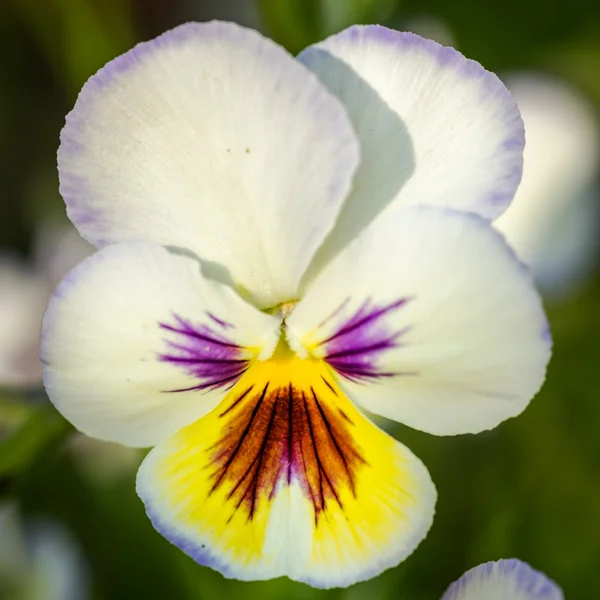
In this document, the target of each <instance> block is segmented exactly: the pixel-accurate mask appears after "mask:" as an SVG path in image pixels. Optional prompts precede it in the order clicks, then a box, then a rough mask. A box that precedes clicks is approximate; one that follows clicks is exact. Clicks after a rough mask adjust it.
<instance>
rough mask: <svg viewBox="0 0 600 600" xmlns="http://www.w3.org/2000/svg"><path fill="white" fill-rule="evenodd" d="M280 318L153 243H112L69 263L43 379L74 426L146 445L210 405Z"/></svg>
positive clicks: (49, 320)
mask: <svg viewBox="0 0 600 600" xmlns="http://www.w3.org/2000/svg"><path fill="white" fill-rule="evenodd" d="M278 333H279V322H278V319H276V318H275V317H272V316H270V315H267V314H264V313H261V312H260V311H258V310H257V309H255V308H254V307H252V306H251V305H249V304H247V303H246V302H244V301H243V300H241V299H240V298H239V297H238V296H237V295H236V294H235V292H234V291H232V290H231V289H230V288H229V287H227V286H224V285H222V284H219V283H216V282H214V281H211V280H208V279H206V278H204V277H203V276H202V274H201V272H200V265H199V263H198V262H197V261H196V260H194V259H192V258H189V257H187V256H183V255H181V254H173V253H171V252H169V251H168V250H166V249H164V248H162V247H161V246H157V245H154V244H150V243H145V242H132V243H124V244H116V245H112V246H109V247H107V248H104V249H103V250H101V251H99V252H97V253H96V254H94V255H93V256H91V257H90V258H88V259H87V260H85V261H84V262H83V263H81V264H80V265H79V266H77V267H76V268H75V269H73V270H72V271H71V272H70V273H69V274H68V275H67V277H66V278H65V279H64V280H63V282H62V283H61V284H60V286H59V287H58V289H57V290H56V292H55V294H54V296H53V298H52V300H51V301H50V305H49V307H48V310H47V312H46V315H45V317H44V323H43V333H42V350H41V359H42V362H43V363H44V365H45V366H44V384H45V386H46V390H47V392H48V395H49V396H50V399H51V400H52V402H53V403H54V404H55V406H56V407H57V408H58V409H59V410H60V411H61V412H62V413H63V415H65V417H66V418H67V419H69V420H70V421H71V422H72V423H73V424H74V425H75V426H76V427H77V428H78V429H80V430H81V431H83V432H84V433H86V434H88V435H91V436H93V437H98V438H101V439H105V440H108V441H115V442H120V443H123V444H126V445H129V446H150V445H154V444H156V443H158V442H159V441H161V440H162V439H164V438H165V437H166V436H167V435H169V434H171V433H172V432H174V431H176V430H177V429H179V428H180V427H182V426H184V425H187V424H188V423H190V422H192V421H194V420H195V419H198V418H199V417H201V416H202V415H204V414H206V413H207V412H209V411H210V410H211V409H212V408H213V407H214V406H215V405H216V404H217V403H218V402H219V400H220V399H221V398H222V397H223V396H224V394H225V391H226V390H227V389H228V388H229V387H230V386H231V385H232V384H233V383H235V381H237V379H238V378H239V376H241V374H242V373H243V372H244V371H245V368H246V367H247V365H248V364H250V362H251V361H252V360H253V359H254V358H256V357H258V355H259V354H260V352H261V350H262V351H265V352H266V353H267V354H269V353H270V352H271V351H272V349H273V347H274V345H275V343H276V341H277V338H278Z"/></svg>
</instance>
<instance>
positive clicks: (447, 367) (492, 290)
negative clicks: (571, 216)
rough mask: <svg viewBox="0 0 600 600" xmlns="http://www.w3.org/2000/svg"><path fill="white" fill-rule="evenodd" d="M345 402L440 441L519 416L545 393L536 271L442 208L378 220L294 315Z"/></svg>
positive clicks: (470, 219)
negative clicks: (536, 396) (333, 376)
mask: <svg viewBox="0 0 600 600" xmlns="http://www.w3.org/2000/svg"><path fill="white" fill-rule="evenodd" d="M287 325H288V329H289V333H290V342H291V343H292V345H293V346H294V347H295V348H296V349H298V350H300V351H301V350H302V348H303V347H304V348H305V351H308V352H313V353H314V354H316V355H318V356H321V357H323V358H324V359H325V360H327V361H328V362H329V363H330V364H331V365H332V367H333V368H334V369H336V370H337V371H338V373H339V374H340V382H341V385H342V387H343V388H345V390H346V391H347V393H348V394H349V395H350V397H351V398H352V399H353V400H355V401H356V402H358V403H359V404H361V405H362V406H364V407H365V408H367V409H368V410H369V411H372V412H374V413H376V414H380V415H383V416H385V417H388V418H391V419H394V420H396V421H400V422H402V423H405V424H407V425H410V426H412V427H415V428H417V429H421V430H423V431H427V432H430V433H434V434H439V435H447V434H458V433H476V432H479V431H482V430H485V429H490V428H492V427H495V426H496V425H498V423H500V422H501V421H503V420H505V419H507V418H509V417H513V416H515V415H517V414H519V413H520V412H521V411H522V410H523V409H524V408H525V407H526V406H527V404H528V403H529V401H530V400H531V398H532V397H533V395H534V394H535V393H536V392H537V390H538V389H539V387H540V386H541V384H542V382H543V380H544V377H545V370H546V364H547V362H548V360H549V356H550V338H549V332H548V324H547V321H546V317H545V315H544V312H543V310H542V307H541V303H540V299H539V296H538V294H537V293H536V291H535V289H534V287H533V285H532V282H531V279H530V276H529V273H528V272H527V270H526V269H525V268H524V267H523V266H522V265H521V264H520V263H519V262H518V261H517V260H516V258H515V256H514V254H513V253H512V251H511V250H510V249H509V248H508V247H507V246H506V244H505V242H504V240H503V238H502V237H501V236H500V235H499V234H498V233H496V232H495V231H494V230H493V229H492V227H491V226H490V225H489V223H488V222H486V221H484V220H483V219H481V218H480V217H477V216H476V215H470V214H465V213H460V212H456V211H452V210H450V209H442V208H436V207H425V206H421V207H411V208H405V209H404V210H399V211H397V213H395V214H394V215H393V216H390V217H389V218H387V219H380V220H378V221H377V223H375V224H374V225H373V226H371V227H370V228H368V229H367V230H366V231H365V232H364V233H363V234H362V235H361V236H360V237H359V238H358V239H357V240H355V241H354V242H353V243H352V244H351V245H350V246H348V247H347V248H346V249H345V250H344V252H342V253H341V254H340V255H338V257H337V258H336V259H335V260H334V261H332V262H331V263H330V264H329V266H328V267H327V268H326V269H325V270H324V271H322V272H321V273H320V274H319V276H318V278H317V279H316V280H315V281H314V283H313V285H312V286H311V287H310V289H309V290H308V291H307V293H306V295H305V297H303V299H302V300H301V301H300V302H299V304H298V305H297V306H296V308H295V310H294V311H293V312H292V314H291V315H290V316H289V317H288V318H287Z"/></svg>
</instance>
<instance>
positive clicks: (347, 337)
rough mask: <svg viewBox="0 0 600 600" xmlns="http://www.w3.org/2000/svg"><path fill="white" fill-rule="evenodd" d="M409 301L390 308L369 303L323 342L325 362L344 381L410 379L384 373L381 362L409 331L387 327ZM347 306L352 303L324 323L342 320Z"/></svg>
mask: <svg viewBox="0 0 600 600" xmlns="http://www.w3.org/2000/svg"><path fill="white" fill-rule="evenodd" d="M408 301H409V298H401V299H399V300H396V301H395V302H392V303H390V304H384V305H377V304H374V303H373V302H372V301H371V300H370V299H367V300H366V301H365V302H363V303H362V304H361V305H360V307H359V308H358V309H357V310H356V311H355V312H354V313H353V314H352V315H351V316H350V317H349V318H346V319H343V320H342V321H341V323H340V324H339V325H338V326H337V327H336V329H335V330H334V332H333V334H332V335H330V336H329V337H327V338H325V339H324V340H322V341H321V342H320V344H319V345H322V346H324V347H325V349H326V355H325V360H326V361H327V362H328V363H329V364H330V365H331V366H332V367H333V368H334V369H335V370H336V371H337V372H338V373H340V374H341V375H342V376H343V377H345V378H346V379H348V380H350V381H353V382H355V383H360V382H367V381H373V380H377V379H379V378H383V377H394V376H396V375H407V374H408V373H397V372H388V371H384V370H382V369H381V368H380V367H379V366H378V362H379V359H380V358H381V356H382V354H384V353H385V352H386V351H388V350H390V349H392V348H396V347H397V346H398V345H399V343H400V341H399V340H400V338H401V337H402V335H403V334H404V333H406V331H407V330H408V328H404V329H402V330H399V331H396V330H390V328H389V327H387V326H386V323H385V320H386V317H387V316H389V314H390V313H391V312H393V311H395V310H397V309H399V308H401V307H402V306H404V305H405V304H406V303H407V302H408ZM347 304H348V299H347V300H345V301H344V302H343V303H342V304H341V305H340V306H339V307H338V308H337V309H336V310H335V311H334V312H333V313H332V315H331V316H329V317H328V318H327V319H325V321H323V323H326V322H328V321H329V320H331V319H332V318H335V317H338V316H340V315H341V314H342V313H343V310H344V308H345V307H346V305H347ZM411 374H414V373H411Z"/></svg>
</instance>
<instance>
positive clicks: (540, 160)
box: [495, 74, 600, 296]
mask: <svg viewBox="0 0 600 600" xmlns="http://www.w3.org/2000/svg"><path fill="white" fill-rule="evenodd" d="M505 81H506V82H507V85H508V87H509V89H510V91H511V92H512V94H513V96H514V98H515V99H516V100H517V104H518V105H519V109H520V111H521V115H522V117H523V121H524V122H525V131H526V145H525V154H524V168H523V180H522V182H521V185H520V187H519V189H518V191H517V194H516V196H515V199H514V200H513V202H512V204H511V206H510V207H509V209H508V210H507V211H506V212H505V213H504V214H503V215H502V216H501V217H500V218H499V219H498V220H497V221H496V222H495V225H496V226H497V227H498V229H499V230H500V231H501V232H502V233H503V234H504V235H505V236H506V237H507V239H508V242H509V244H510V245H512V246H513V248H514V249H515V251H516V252H517V254H518V255H519V256H520V258H521V259H522V260H523V261H524V262H525V263H526V264H528V265H529V266H530V267H531V269H532V270H533V273H534V276H535V278H536V279H537V281H538V283H539V285H540V287H541V288H542V290H543V291H545V292H546V293H547V294H548V295H554V296H556V295H564V294H565V293H566V292H568V291H569V290H570V289H573V287H574V286H576V285H577V284H579V283H581V282H582V280H583V279H584V278H585V276H586V275H587V274H588V273H589V272H590V270H591V268H592V267H593V266H594V263H595V259H596V255H597V252H596V251H597V249H598V242H597V240H598V232H599V231H600V209H599V207H598V195H599V194H598V187H597V182H596V177H597V173H598V158H599V136H598V134H599V131H598V121H597V118H596V115H595V114H594V111H593V109H592V107H591V106H589V105H588V104H587V102H586V101H585V99H584V98H583V97H582V96H581V94H579V93H578V92H577V91H576V90H574V89H572V88H570V87H568V86H567V85H565V84H564V83H562V82H560V81H558V80H556V79H553V78H550V77H549V76H545V75H542V74H519V75H512V76H508V77H506V78H505Z"/></svg>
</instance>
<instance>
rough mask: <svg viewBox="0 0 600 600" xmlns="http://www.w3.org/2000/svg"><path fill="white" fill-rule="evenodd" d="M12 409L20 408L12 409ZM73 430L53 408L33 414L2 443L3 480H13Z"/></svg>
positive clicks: (0, 470)
mask: <svg viewBox="0 0 600 600" xmlns="http://www.w3.org/2000/svg"><path fill="white" fill-rule="evenodd" d="M3 408H5V407H4V406H3ZM9 410H11V409H9ZM12 410H13V411H14V410H17V409H16V407H15V406H12ZM3 416H5V413H4V412H3ZM70 431H71V426H70V425H69V423H67V421H65V419H63V418H62V417H61V416H60V415H59V414H58V412H56V410H54V409H53V408H51V407H48V406H45V407H42V408H38V409H37V410H34V411H31V412H30V414H29V415H28V416H27V417H26V418H25V419H24V421H23V423H22V424H21V425H20V426H18V427H16V428H15V429H14V430H12V431H10V432H9V433H8V435H7V436H6V437H5V438H4V439H3V440H2V441H1V442H0V478H7V477H12V476H14V475H16V474H18V473H19V472H21V471H23V470H24V469H26V468H27V467H28V466H29V465H30V464H31V463H32V462H33V460H35V458H36V457H37V456H38V454H40V453H41V452H43V451H44V450H45V449H46V448H47V447H48V446H49V445H50V444H53V443H55V442H56V441H57V440H60V439H62V438H63V437H64V436H66V435H67V434H68V433H69V432H70Z"/></svg>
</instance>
